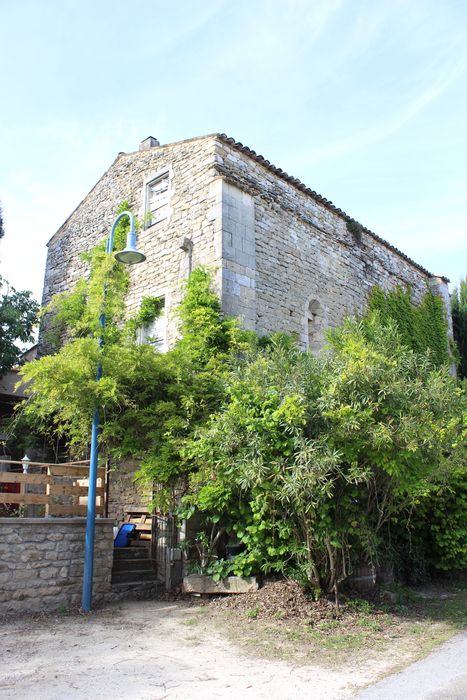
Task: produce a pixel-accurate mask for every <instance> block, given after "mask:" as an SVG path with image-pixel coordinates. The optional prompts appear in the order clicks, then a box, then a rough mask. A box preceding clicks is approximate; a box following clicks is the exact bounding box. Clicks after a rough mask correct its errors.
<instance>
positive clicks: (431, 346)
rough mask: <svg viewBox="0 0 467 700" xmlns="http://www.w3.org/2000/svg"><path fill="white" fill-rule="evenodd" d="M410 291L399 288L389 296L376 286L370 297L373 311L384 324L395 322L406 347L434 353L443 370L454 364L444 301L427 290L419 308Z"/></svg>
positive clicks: (408, 288)
mask: <svg viewBox="0 0 467 700" xmlns="http://www.w3.org/2000/svg"><path fill="white" fill-rule="evenodd" d="M410 291H411V290H410V287H407V288H406V289H403V288H402V287H396V289H393V290H391V291H388V292H385V291H384V290H382V289H381V287H377V286H376V287H374V288H373V290H372V292H371V295H370V300H369V309H370V311H378V312H379V314H380V317H381V320H382V322H383V323H387V322H388V321H390V320H392V321H394V322H395V323H396V324H397V328H398V331H399V333H400V335H401V339H402V342H403V343H404V345H406V346H407V347H409V348H411V349H412V350H413V351H414V352H417V353H424V352H426V351H427V350H430V351H431V353H432V359H433V361H434V363H435V364H436V365H437V366H438V367H441V366H442V365H444V364H446V363H448V362H449V361H450V356H449V346H448V341H447V332H448V324H447V319H446V312H445V309H444V304H443V300H442V299H441V297H439V296H437V295H436V294H434V293H433V292H432V291H431V290H430V289H427V291H426V292H425V294H424V296H423V299H422V301H421V303H420V304H418V305H415V304H413V303H412V301H411V298H410Z"/></svg>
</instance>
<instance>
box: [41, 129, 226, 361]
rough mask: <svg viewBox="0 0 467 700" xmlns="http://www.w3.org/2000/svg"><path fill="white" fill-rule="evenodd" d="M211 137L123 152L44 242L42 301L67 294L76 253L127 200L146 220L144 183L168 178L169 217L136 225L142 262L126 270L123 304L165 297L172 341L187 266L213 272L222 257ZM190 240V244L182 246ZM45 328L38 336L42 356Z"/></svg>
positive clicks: (97, 237) (77, 273)
mask: <svg viewBox="0 0 467 700" xmlns="http://www.w3.org/2000/svg"><path fill="white" fill-rule="evenodd" d="M213 151H214V142H213V140H212V138H204V139H195V140H191V141H186V142H180V143H177V144H171V145H168V146H161V147H158V148H151V149H150V150H145V151H138V152H135V153H128V154H126V153H121V154H119V156H118V157H117V159H116V160H115V161H114V163H113V164H112V165H111V167H110V168H109V169H108V171H107V172H106V173H105V174H104V175H103V176H102V177H101V179H100V180H99V182H98V183H97V184H96V185H95V186H94V188H93V189H92V190H91V192H90V193H89V194H88V195H87V196H86V197H85V199H84V200H83V201H82V202H81V204H80V205H79V206H78V207H77V208H76V209H75V211H74V212H73V213H72V214H71V215H70V217H69V218H68V219H67V221H65V223H64V224H63V225H62V226H61V228H60V229H59V230H58V231H57V233H56V234H55V235H54V236H53V237H52V238H51V240H50V241H49V244H48V255H47V264H46V271H45V279H44V289H43V298H42V303H43V304H44V305H45V304H47V303H48V302H49V301H50V300H51V298H52V296H53V295H54V294H57V293H59V292H64V291H67V290H69V289H71V288H72V287H73V286H74V285H75V284H76V282H77V280H78V279H79V278H80V277H82V276H83V275H85V274H86V273H87V266H86V264H85V263H84V262H83V261H82V260H81V258H80V255H81V253H83V252H84V251H87V250H90V249H91V248H92V247H93V246H94V245H96V244H97V243H98V242H99V241H101V240H103V239H104V238H106V237H107V236H108V234H109V231H110V228H111V226H112V223H113V221H114V219H115V216H116V212H117V209H118V206H119V205H120V204H121V203H122V202H123V201H125V200H126V201H128V203H129V205H130V207H131V209H132V211H133V213H134V214H136V215H137V216H138V218H139V221H140V222H144V215H145V211H144V209H145V185H146V183H147V182H148V181H150V180H151V179H153V178H154V177H156V176H157V175H159V174H161V173H163V172H168V173H169V182H170V185H169V189H170V205H169V210H168V216H167V217H166V218H164V219H163V220H161V221H158V222H157V223H155V224H153V225H150V226H147V227H146V228H142V230H140V231H139V233H138V247H139V248H140V249H141V250H142V251H144V253H145V255H146V261H145V262H144V263H142V264H140V265H134V266H132V267H130V268H128V269H129V272H130V289H129V293H128V295H127V300H126V302H127V306H128V309H129V311H130V312H135V311H137V310H138V308H139V305H140V303H141V299H142V297H144V296H161V295H164V296H165V300H166V312H167V314H168V317H169V321H170V322H169V324H168V338H167V340H168V343H169V345H170V344H171V343H173V341H174V339H175V336H176V332H177V324H176V322H175V320H174V314H173V309H174V308H175V307H176V306H177V304H178V303H179V301H180V298H181V294H182V289H183V281H184V280H185V279H186V278H187V276H188V273H189V270H190V268H191V267H196V266H197V265H207V266H211V267H213V268H215V267H216V264H218V263H219V261H220V257H221V249H220V231H219V227H217V240H216V236H215V231H216V226H215V221H216V219H219V220H220V211H219V201H218V188H216V185H215V183H213V182H212V175H213V171H212V166H213V163H214V152H213ZM187 241H188V246H187V245H186V243H187ZM43 330H44V328H42V331H41V334H40V343H41V345H42V347H41V352H42V353H43V352H44V351H47V347H46V346H45V345H44V333H43Z"/></svg>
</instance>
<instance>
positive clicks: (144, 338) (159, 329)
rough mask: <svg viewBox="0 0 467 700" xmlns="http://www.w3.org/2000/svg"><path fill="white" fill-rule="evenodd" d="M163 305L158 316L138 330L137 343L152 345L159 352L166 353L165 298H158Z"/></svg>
mask: <svg viewBox="0 0 467 700" xmlns="http://www.w3.org/2000/svg"><path fill="white" fill-rule="evenodd" d="M160 300H161V302H162V304H163V306H162V310H161V313H160V315H159V316H158V317H157V318H155V319H154V320H153V321H150V322H149V323H146V324H145V325H144V326H141V327H140V328H139V329H138V343H140V344H143V343H147V344H148V345H152V346H153V347H154V348H156V350H159V352H167V350H168V347H167V310H166V305H165V297H163V296H162V297H160Z"/></svg>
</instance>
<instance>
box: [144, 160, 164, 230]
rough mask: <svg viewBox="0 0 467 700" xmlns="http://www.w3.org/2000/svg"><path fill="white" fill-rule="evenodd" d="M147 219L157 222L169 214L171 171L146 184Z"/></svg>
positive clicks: (148, 221)
mask: <svg viewBox="0 0 467 700" xmlns="http://www.w3.org/2000/svg"><path fill="white" fill-rule="evenodd" d="M145 209H146V211H145V220H146V221H147V226H152V224H157V222H158V221H162V219H166V218H167V216H168V215H169V173H168V172H166V173H163V174H161V175H159V176H158V177H156V178H154V180H151V181H150V182H148V183H147V185H146V207H145Z"/></svg>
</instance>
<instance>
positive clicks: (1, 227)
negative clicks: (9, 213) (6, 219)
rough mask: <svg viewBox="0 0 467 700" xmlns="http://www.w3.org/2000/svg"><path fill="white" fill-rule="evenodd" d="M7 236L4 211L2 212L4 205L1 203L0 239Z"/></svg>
mask: <svg viewBox="0 0 467 700" xmlns="http://www.w3.org/2000/svg"><path fill="white" fill-rule="evenodd" d="M4 235H5V228H4V225H3V210H2V203H1V202H0V238H3V236H4Z"/></svg>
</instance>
